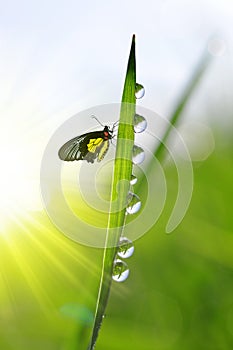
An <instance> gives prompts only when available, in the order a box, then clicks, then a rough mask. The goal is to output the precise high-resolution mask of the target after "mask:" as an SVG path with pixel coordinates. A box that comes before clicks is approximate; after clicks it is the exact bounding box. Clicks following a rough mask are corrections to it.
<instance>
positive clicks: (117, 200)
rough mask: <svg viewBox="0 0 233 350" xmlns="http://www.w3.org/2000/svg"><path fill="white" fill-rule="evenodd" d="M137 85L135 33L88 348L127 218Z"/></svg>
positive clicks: (93, 338)
mask: <svg viewBox="0 0 233 350" xmlns="http://www.w3.org/2000/svg"><path fill="white" fill-rule="evenodd" d="M135 86H136V59H135V36H133V38H132V44H131V50H130V55H129V60H128V66H127V72H126V77H125V83H124V89H123V96H122V104H121V112H120V120H119V129H118V135H117V145H116V157H115V163H114V174H113V183H112V192H111V204H110V212H109V220H108V227H107V235H106V242H105V248H104V254H103V266H102V274H101V280H100V286H99V293H98V299H97V305H96V312H95V319H94V326H93V330H92V336H91V342H90V344H89V347H88V350H93V349H94V346H95V343H96V340H97V337H98V332H99V329H100V327H101V324H102V320H103V317H104V313H105V309H106V306H107V302H108V296H109V292H110V288H111V283H112V270H113V262H114V258H115V255H116V249H117V248H116V246H117V244H118V241H119V238H120V236H121V233H122V229H123V226H124V221H125V203H126V197H127V194H128V191H129V182H130V178H131V174H132V145H133V141H134V131H133V127H132V124H133V117H134V114H135V103H136V98H135Z"/></svg>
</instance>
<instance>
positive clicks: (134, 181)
mask: <svg viewBox="0 0 233 350" xmlns="http://www.w3.org/2000/svg"><path fill="white" fill-rule="evenodd" d="M137 182H138V179H137V177H136V176H135V175H133V174H132V175H131V180H130V185H135V184H136V183H137Z"/></svg>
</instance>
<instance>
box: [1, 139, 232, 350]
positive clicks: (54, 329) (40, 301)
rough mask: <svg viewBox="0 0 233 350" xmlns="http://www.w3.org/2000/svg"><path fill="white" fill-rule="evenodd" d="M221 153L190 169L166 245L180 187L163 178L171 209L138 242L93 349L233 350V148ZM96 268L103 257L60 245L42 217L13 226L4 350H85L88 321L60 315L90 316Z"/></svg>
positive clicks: (4, 268) (5, 269)
mask: <svg viewBox="0 0 233 350" xmlns="http://www.w3.org/2000/svg"><path fill="white" fill-rule="evenodd" d="M221 144H222V142H221V137H218V138H217V139H216V148H215V151H214V152H213V153H212V155H211V156H210V157H209V159H208V160H206V161H205V162H202V163H194V176H195V187H194V192H193V198H192V202H191V205H190V208H189V210H188V213H187V215H186V216H185V218H184V220H183V221H182V223H181V224H180V226H179V227H178V228H177V229H176V230H175V231H174V232H173V233H172V234H169V235H166V234H165V233H164V229H165V224H166V220H167V217H168V215H169V212H170V209H171V203H172V202H173V200H174V198H175V192H176V190H175V189H176V186H177V185H176V183H175V182H176V181H174V179H175V178H176V174H175V172H176V170H175V168H173V167H172V166H170V167H167V168H166V179H167V181H168V186H169V188H168V193H169V198H170V201H168V204H167V205H166V207H165V210H164V212H163V214H162V217H161V218H160V220H159V221H158V223H157V224H156V225H155V226H154V227H153V228H152V229H151V230H150V232H149V233H147V234H146V235H145V236H143V237H142V238H141V239H140V240H138V241H136V242H135V254H134V255H133V257H131V258H130V259H129V261H128V264H129V267H130V277H129V279H128V280H127V281H126V282H124V283H122V284H121V283H113V285H112V291H111V297H110V300H109V306H108V309H107V312H106V318H105V320H104V323H103V327H102V329H101V331H100V336H99V341H98V344H97V346H96V348H97V349H109V350H115V349H120V348H123V349H134V350H135V349H145V350H147V349H148V350H150V349H197V348H199V349H231V348H232V346H233V294H232V289H233V270H232V267H233V266H232V265H233V257H232V249H233V236H232V231H233V218H232V209H231V203H232V196H233V193H232V192H233V191H232V176H231V175H232V171H233V147H232V144H231V143H230V142H229V144H228V145H227V144H226V143H225V145H224V147H222V146H221ZM223 172H224V176H223ZM155 205H156V203H155ZM101 261H102V251H101V249H94V248H87V247H83V246H80V245H78V244H76V243H73V242H72V241H70V240H68V239H66V238H65V237H63V236H62V235H61V234H60V233H59V232H56V230H55V229H54V227H53V225H52V224H51V222H50V221H49V219H48V218H47V217H46V214H45V213H41V214H39V213H31V214H30V215H28V217H25V218H23V219H20V220H16V219H15V220H13V221H12V222H11V224H9V225H8V227H7V234H5V235H4V236H1V288H0V291H1V327H0V339H1V340H0V344H1V349H30V348H33V349H86V346H87V344H88V334H89V333H88V332H89V331H88V326H86V321H87V324H88V320H86V321H85V317H84V319H83V318H82V315H76V316H75V315H73V316H72V315H70V317H69V315H67V314H66V313H65V314H64V313H63V312H62V311H61V308H62V306H63V307H64V305H70V304H72V305H74V309H75V310H76V308H77V309H78V312H80V308H81V309H82V308H83V307H84V308H85V307H86V308H87V309H90V310H91V311H94V307H95V302H96V297H97V290H98V282H99V278H100V268H101ZM84 311H85V310H84ZM68 314H69V312H68ZM75 344H76V345H75Z"/></svg>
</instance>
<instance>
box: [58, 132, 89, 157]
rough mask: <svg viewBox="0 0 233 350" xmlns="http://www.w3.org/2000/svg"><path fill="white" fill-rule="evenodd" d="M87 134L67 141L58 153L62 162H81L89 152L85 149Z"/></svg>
mask: <svg viewBox="0 0 233 350" xmlns="http://www.w3.org/2000/svg"><path fill="white" fill-rule="evenodd" d="M86 137H87V134H84V135H81V136H77V137H74V138H73V139H71V140H69V141H67V142H66V143H65V144H64V145H63V146H62V147H61V148H60V149H59V152H58V156H59V158H60V159H61V160H65V161H67V162H69V161H71V162H72V161H74V160H80V159H83V157H84V156H85V155H86V153H87V152H88V150H87V148H86V147H85V139H86Z"/></svg>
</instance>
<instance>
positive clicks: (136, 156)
mask: <svg viewBox="0 0 233 350" xmlns="http://www.w3.org/2000/svg"><path fill="white" fill-rule="evenodd" d="M144 159H145V152H144V150H143V149H142V148H141V147H139V146H136V145H134V146H133V154H132V161H133V163H134V164H141V163H142V162H143V161H144Z"/></svg>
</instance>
